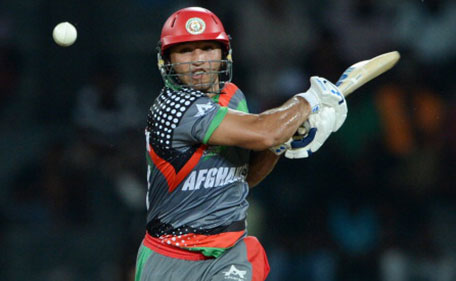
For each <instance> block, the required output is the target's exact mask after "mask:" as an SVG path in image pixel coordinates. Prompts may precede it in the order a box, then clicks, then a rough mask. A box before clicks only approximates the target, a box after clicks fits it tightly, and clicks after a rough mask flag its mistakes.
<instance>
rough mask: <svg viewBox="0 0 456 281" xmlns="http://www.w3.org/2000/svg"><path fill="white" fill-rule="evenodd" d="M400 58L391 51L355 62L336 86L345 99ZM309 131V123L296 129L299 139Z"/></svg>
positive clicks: (388, 68) (396, 52) (396, 53)
mask: <svg viewBox="0 0 456 281" xmlns="http://www.w3.org/2000/svg"><path fill="white" fill-rule="evenodd" d="M400 58H401V55H400V54H399V52H398V51H393V52H389V53H385V54H382V55H379V56H376V57H374V58H371V59H368V60H363V61H360V62H357V63H355V64H353V65H352V66H350V67H349V68H347V69H346V70H345V71H344V73H342V75H341V76H340V77H339V80H338V81H337V83H336V86H337V87H338V88H339V90H340V91H341V93H342V94H343V95H344V96H345V97H347V96H348V95H350V94H351V93H353V92H354V91H355V90H356V89H358V88H359V87H361V86H362V85H364V84H366V83H367V82H369V81H370V80H372V79H374V78H375V77H377V76H379V75H380V74H382V73H384V72H386V71H388V70H390V69H391V68H392V67H393V66H394V65H395V64H396V63H397V62H398V61H399V59H400ZM309 129H310V127H309V123H308V122H306V123H304V126H302V127H300V128H298V133H299V137H302V136H303V135H305V134H306V132H308V131H309Z"/></svg>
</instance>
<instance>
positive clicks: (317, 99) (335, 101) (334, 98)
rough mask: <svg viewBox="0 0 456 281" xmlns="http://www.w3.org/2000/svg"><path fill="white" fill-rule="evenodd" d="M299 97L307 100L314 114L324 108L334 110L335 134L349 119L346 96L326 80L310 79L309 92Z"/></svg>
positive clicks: (320, 78) (314, 77)
mask: <svg viewBox="0 0 456 281" xmlns="http://www.w3.org/2000/svg"><path fill="white" fill-rule="evenodd" d="M297 96H300V97H303V98H304V99H306V100H307V101H308V102H309V104H310V106H311V108H312V114H315V113H318V112H319V111H320V110H321V109H322V108H324V107H331V108H334V110H335V114H336V122H335V123H334V128H333V129H332V131H333V132H336V131H337V130H339V128H340V127H341V126H342V124H344V122H345V119H346V118H347V112H348V109H347V103H346V101H345V97H344V95H342V93H341V92H340V91H339V88H337V86H336V85H334V84H333V83H331V82H330V81H328V80H327V79H325V78H322V77H318V76H312V77H311V78H310V88H309V90H307V92H304V93H300V94H297Z"/></svg>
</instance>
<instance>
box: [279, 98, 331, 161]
mask: <svg viewBox="0 0 456 281" xmlns="http://www.w3.org/2000/svg"><path fill="white" fill-rule="evenodd" d="M336 120H337V119H336V112H335V110H334V108H332V107H323V108H321V109H320V110H319V112H318V113H315V114H311V115H310V117H309V120H308V121H309V125H310V130H309V131H308V133H307V135H306V136H304V137H303V138H301V139H299V138H298V139H297V138H294V139H293V140H292V141H291V143H290V144H289V145H290V148H289V149H287V150H286V152H285V157H287V158H289V159H296V158H307V157H309V156H310V155H311V154H312V153H314V152H316V151H317V150H318V149H319V148H320V147H321V146H322V145H323V144H324V143H325V141H326V140H327V139H328V137H329V135H330V134H331V133H332V132H333V130H334V128H335V124H336Z"/></svg>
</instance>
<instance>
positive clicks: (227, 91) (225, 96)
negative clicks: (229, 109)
mask: <svg viewBox="0 0 456 281" xmlns="http://www.w3.org/2000/svg"><path fill="white" fill-rule="evenodd" d="M237 90H238V87H237V86H236V85H234V84H233V83H229V84H227V85H226V86H225V87H224V88H223V90H222V93H221V94H220V97H219V102H218V103H219V104H220V105H221V106H228V104H230V100H231V98H232V97H233V96H234V94H235V93H236V91H237Z"/></svg>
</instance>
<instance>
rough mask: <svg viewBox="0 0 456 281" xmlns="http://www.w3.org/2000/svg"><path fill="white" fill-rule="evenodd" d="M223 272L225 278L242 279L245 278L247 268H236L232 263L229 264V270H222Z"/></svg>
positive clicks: (237, 280)
mask: <svg viewBox="0 0 456 281" xmlns="http://www.w3.org/2000/svg"><path fill="white" fill-rule="evenodd" d="M223 273H224V274H225V278H224V279H225V280H227V279H229V280H236V281H242V280H245V275H246V274H247V270H239V269H237V268H236V267H235V266H234V264H233V265H231V267H230V270H228V271H225V272H223Z"/></svg>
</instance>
